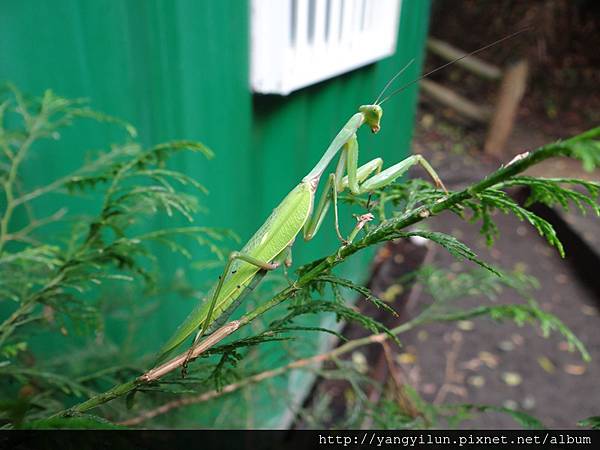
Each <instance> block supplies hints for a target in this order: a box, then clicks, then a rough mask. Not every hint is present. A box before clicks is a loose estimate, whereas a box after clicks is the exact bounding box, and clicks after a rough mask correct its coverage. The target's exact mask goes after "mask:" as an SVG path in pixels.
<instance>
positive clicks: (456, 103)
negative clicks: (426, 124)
mask: <svg viewBox="0 0 600 450" xmlns="http://www.w3.org/2000/svg"><path fill="white" fill-rule="evenodd" d="M420 84H421V88H422V89H423V92H425V93H426V94H427V95H428V96H429V97H430V98H432V99H433V100H435V101H437V102H438V103H441V104H442V105H444V106H448V107H450V108H452V109H454V110H455V111H457V112H458V113H460V114H461V115H463V116H464V117H466V118H468V119H471V120H474V121H476V122H480V123H487V122H488V121H489V119H490V117H491V112H490V110H489V108H486V107H485V106H482V105H478V104H476V103H474V102H472V101H470V100H469V99H467V98H465V97H463V96H462V95H460V94H457V93H456V92H454V91H453V90H452V89H449V88H447V87H445V86H442V85H441V84H439V83H436V82H435V81H431V80H421V83H420Z"/></svg>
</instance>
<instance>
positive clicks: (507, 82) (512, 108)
mask: <svg viewBox="0 0 600 450" xmlns="http://www.w3.org/2000/svg"><path fill="white" fill-rule="evenodd" d="M527 73H528V65H527V61H526V60H520V61H518V62H517V63H516V64H513V65H511V66H509V67H507V68H506V69H505V71H504V76H503V78H502V83H501V85H500V91H499V93H498V99H497V100H496V108H495V110H494V114H493V116H492V120H491V122H490V126H489V128H488V133H487V138H486V140H485V145H484V151H485V153H487V154H489V155H493V156H496V157H500V155H501V153H502V150H503V149H504V145H505V144H506V141H507V140H508V137H509V135H510V133H511V131H512V128H513V125H514V123H515V118H516V115H517V110H518V107H519V103H520V101H521V98H523V94H524V93H525V86H526V84H527Z"/></svg>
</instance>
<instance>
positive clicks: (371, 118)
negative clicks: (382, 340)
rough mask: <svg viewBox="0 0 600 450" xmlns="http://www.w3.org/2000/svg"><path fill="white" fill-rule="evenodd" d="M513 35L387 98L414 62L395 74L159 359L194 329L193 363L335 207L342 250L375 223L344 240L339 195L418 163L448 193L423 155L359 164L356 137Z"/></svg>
mask: <svg viewBox="0 0 600 450" xmlns="http://www.w3.org/2000/svg"><path fill="white" fill-rule="evenodd" d="M522 31H524V30H521V31H519V32H517V33H513V34H511V35H509V36H506V37H504V38H502V39H500V40H498V41H495V42H493V43H491V44H488V45H486V46H484V47H481V48H479V49H477V50H475V51H474V52H471V53H468V54H466V55H463V56H461V57H460V58H456V59H454V60H453V61H450V62H449V63H446V64H444V65H442V66H440V67H437V68H436V69H434V70H432V71H430V72H428V73H427V74H425V75H423V76H421V77H419V78H417V79H416V80H413V81H411V82H410V83H408V84H406V85H404V86H402V87H401V88H399V89H396V90H395V91H393V92H392V93H391V94H389V95H388V96H386V97H385V98H384V99H383V100H381V97H383V95H384V94H385V92H386V91H387V89H388V88H389V87H390V86H391V84H392V82H393V81H394V80H395V79H396V78H397V77H398V76H399V75H400V74H401V73H402V72H403V71H404V70H405V69H406V68H407V67H408V66H409V65H410V64H411V63H412V61H411V62H409V63H408V64H407V65H406V66H405V67H404V68H402V70H400V71H399V72H398V73H397V74H396V75H394V76H393V77H392V78H391V79H390V80H389V81H388V82H387V84H386V85H385V87H384V88H383V90H382V91H381V93H380V94H379V96H378V97H377V99H376V100H375V101H374V102H373V103H372V104H368V105H362V106H360V107H359V108H358V112H356V113H355V114H354V115H353V116H352V117H350V119H349V120H348V121H347V122H346V124H345V125H344V126H343V127H342V129H341V130H340V131H339V132H338V133H337V135H336V136H335V138H334V139H333V141H331V143H330V144H329V146H328V147H327V149H326V150H325V153H324V154H323V156H322V157H321V159H320V160H319V161H318V162H317V164H316V165H315V166H314V168H313V169H312V170H311V171H310V172H309V173H308V174H307V175H306V176H305V177H304V178H303V179H302V180H301V181H300V183H299V184H298V185H297V186H296V187H295V188H294V189H292V191H291V192H289V193H288V194H287V196H286V197H285V198H284V199H283V200H282V201H281V203H280V204H279V206H277V207H276V208H275V209H274V210H273V212H272V213H271V215H270V216H269V217H268V218H267V220H266V221H265V223H264V224H263V225H262V226H261V227H260V228H259V229H258V231H256V233H255V234H254V235H253V236H252V237H251V238H250V240H249V241H248V242H247V243H246V245H245V246H244V247H243V248H242V249H241V250H240V251H236V252H233V253H231V254H230V255H229V258H228V260H227V262H226V264H225V268H224V270H223V273H222V275H221V276H220V277H219V279H218V282H217V284H216V286H215V287H214V289H213V290H212V291H211V292H210V293H209V298H210V299H209V300H208V301H205V302H203V303H201V304H200V305H198V306H197V307H196V308H195V309H194V310H193V311H192V312H191V313H190V315H189V316H188V317H187V318H186V319H185V321H184V322H183V323H182V324H181V325H180V326H179V328H178V329H177V330H176V332H175V334H174V335H173V336H172V337H171V338H170V339H169V340H168V341H167V343H166V344H165V345H164V346H163V348H162V350H161V352H160V354H161V356H160V357H159V361H160V360H163V359H164V358H165V357H166V356H167V355H168V354H170V353H171V352H172V351H173V350H174V349H176V348H177V347H179V346H180V345H181V344H182V343H183V342H184V341H186V340H187V339H188V338H189V337H190V336H191V335H192V334H193V333H194V332H195V331H197V330H199V331H197V332H196V336H195V338H194V342H193V344H192V346H191V348H190V350H189V352H188V354H187V357H186V358H185V360H183V367H184V370H185V367H186V365H187V363H188V360H189V359H191V356H192V350H193V349H194V348H195V346H196V345H197V344H198V343H199V341H200V340H201V339H202V338H206V339H208V338H209V337H210V335H211V333H213V332H214V331H215V330H216V329H217V328H218V327H220V326H221V325H222V324H223V323H224V322H225V320H227V318H228V317H229V315H230V314H231V313H232V312H233V310H234V309H235V308H236V307H237V306H238V305H239V304H240V302H241V301H242V300H243V298H244V295H245V294H246V293H247V292H248V291H250V290H251V289H252V288H253V286H254V285H256V284H257V283H258V282H259V281H260V279H262V277H263V276H264V274H266V273H267V272H268V271H271V270H274V269H276V268H278V267H279V266H280V265H281V264H285V265H287V266H289V265H291V248H292V245H293V244H294V241H295V240H296V237H297V236H298V235H299V234H300V232H302V233H303V236H304V239H305V240H307V241H308V240H310V239H312V238H313V237H314V236H315V234H316V233H317V232H318V230H319V228H320V227H321V224H322V223H323V219H324V217H325V215H326V214H327V212H328V210H329V209H330V207H331V205H332V204H333V210H334V223H335V232H336V234H337V236H338V238H339V239H340V241H341V243H342V246H345V245H349V244H350V243H351V242H352V240H353V239H354V238H355V237H356V235H357V234H358V233H359V232H360V230H361V229H362V228H363V227H364V225H365V224H366V223H367V222H369V221H370V220H372V219H373V215H372V214H370V213H366V214H363V215H361V216H359V217H358V222H357V224H356V226H355V227H354V229H353V230H352V232H351V233H350V234H349V235H348V237H346V238H344V237H343V236H342V233H341V232H340V229H339V221H338V205H337V199H338V195H339V194H340V193H341V192H343V191H345V190H349V191H350V193H351V195H360V194H365V193H371V192H373V191H375V190H378V189H381V188H383V187H385V186H387V185H389V184H390V183H393V182H394V181H395V180H396V179H397V178H399V177H400V176H402V175H403V174H404V173H406V171H407V170H409V169H410V168H411V167H413V166H415V165H417V164H418V165H421V166H422V167H423V168H424V169H425V171H426V172H427V173H428V174H429V176H430V177H431V178H432V179H433V181H434V183H435V185H436V187H437V188H440V189H443V190H444V192H446V193H447V192H448V191H447V190H446V188H445V186H444V184H443V183H442V181H441V179H440V177H439V176H438V174H437V173H436V171H435V170H434V169H433V167H432V166H431V165H430V164H429V163H428V162H427V160H426V159H425V158H423V157H422V156H421V155H418V154H415V155H412V156H410V157H408V158H406V159H404V160H403V161H400V162H398V163H396V164H394V165H392V166H390V167H388V168H387V169H385V170H382V169H383V160H382V159H381V158H375V159H373V160H371V161H369V162H368V163H366V164H364V165H361V166H359V165H358V150H359V147H358V140H357V137H356V133H357V131H358V130H359V128H361V127H362V126H363V125H366V126H367V127H368V128H370V130H371V131H372V132H373V133H377V132H378V131H379V130H380V127H381V125H380V124H381V118H382V116H383V109H382V107H381V105H382V104H383V103H384V102H386V101H387V100H389V99H390V98H391V97H393V96H394V95H396V94H397V93H399V92H401V91H402V90H404V89H406V88H407V87H408V86H410V85H411V84H413V83H416V82H418V81H419V80H421V79H423V78H425V77H427V76H429V75H431V74H432V73H433V72H436V71H438V70H441V69H443V68H444V67H446V66H448V65H450V64H453V63H455V62H457V61H458V60H460V59H463V58H466V57H467V56H471V55H473V54H475V53H478V52H480V51H482V50H485V49H486V48H489V47H491V46H493V45H496V44H497V43H499V42H501V41H504V40H506V39H509V38H512V37H513V36H515V35H517V34H519V33H521V32H522ZM338 155H339V158H338V162H337V165H336V167H335V170H334V171H333V172H332V173H330V174H329V176H328V177H327V181H326V183H325V187H324V189H323V192H322V194H321V197H320V199H319V201H318V203H317V204H316V207H315V197H316V193H317V188H318V186H319V183H320V181H321V179H322V177H323V175H324V173H325V171H326V169H327V167H328V166H329V164H330V163H331V162H332V161H333V160H334V159H335V157H336V156H338Z"/></svg>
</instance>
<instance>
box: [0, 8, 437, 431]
mask: <svg viewBox="0 0 600 450" xmlns="http://www.w3.org/2000/svg"><path fill="white" fill-rule="evenodd" d="M428 14H429V2H428V1H426V0H423V1H421V0H404V1H403V8H402V18H401V24H400V30H399V39H398V51H397V53H396V54H395V55H394V56H393V57H392V58H388V59H386V60H384V61H382V62H380V63H377V64H373V65H370V66H368V67H365V68H362V69H359V70H356V71H354V72H352V73H349V74H345V75H343V76H340V77H337V78H335V79H332V80H329V81H325V82H322V83H320V84H318V85H315V86H312V87H309V88H306V89H303V90H301V91H298V92H296V93H294V94H292V95H290V96H288V97H275V96H253V95H252V94H251V93H250V92H249V88H248V86H249V82H248V56H249V55H248V48H249V42H248V36H249V29H248V27H249V17H248V4H247V2H245V1H240V0H228V1H219V2H209V1H197V0H178V1H167V0H164V1H158V0H155V1H149V0H138V1H133V0H131V1H127V2H125V1H117V0H96V1H78V0H55V1H53V2H38V1H34V0H19V1H16V0H15V1H6V2H2V4H1V5H0V80H11V81H14V82H15V83H16V84H17V85H18V86H19V87H20V88H21V89H23V90H25V91H27V92H30V93H34V94H39V93H40V92H41V91H42V90H43V89H45V88H47V87H50V88H52V89H53V90H55V91H56V92H58V93H59V94H62V95H65V96H70V97H88V98H90V99H91V101H92V105H93V106H94V107H95V108H97V109H99V110H102V111H104V112H107V113H110V114H114V115H116V116H119V117H122V118H124V119H126V120H129V121H130V122H132V123H133V124H134V125H135V126H136V127H137V128H138V130H139V131H140V137H141V139H142V141H143V142H144V143H145V144H148V145H149V144H154V143H158V142H160V141H164V140H168V139H176V138H177V139H182V138H185V139H196V140H200V141H202V142H204V143H206V144H207V145H208V146H210V147H211V148H213V149H214V150H215V152H216V155H217V156H216V158H215V159H214V160H213V161H211V162H208V163H207V162H205V161H203V160H202V159H201V158H198V157H188V156H182V157H180V158H179V159H178V160H177V165H178V167H179V168H180V169H184V170H185V171H186V172H187V173H189V174H191V175H193V176H195V177H197V178H198V179H199V180H200V181H202V182H203V183H204V184H206V185H207V187H208V188H209V190H210V195H209V197H208V198H206V199H204V200H203V203H204V205H205V206H206V207H207V208H208V210H209V211H210V213H209V214H204V215H200V216H199V217H198V221H199V223H200V224H203V225H211V226H223V227H229V228H232V229H234V230H235V231H236V232H237V233H238V234H239V235H240V236H241V237H242V239H247V238H248V237H250V236H251V235H252V234H253V232H254V231H255V230H256V228H257V227H258V226H259V225H260V224H261V223H262V221H263V220H264V219H265V218H266V217H267V215H268V214H269V212H270V211H271V210H272V209H273V208H274V207H275V206H276V205H277V204H278V202H279V201H280V200H281V199H282V198H283V197H284V195H285V194H286V193H287V192H288V191H289V190H290V189H291V188H292V187H293V186H294V185H295V184H296V183H298V181H299V180H300V179H301V178H302V177H303V176H304V175H305V174H306V173H307V172H308V171H309V170H310V168H311V167H312V166H313V165H314V164H315V163H316V161H317V160H318V159H319V157H320V156H321V154H322V152H323V151H324V149H325V148H326V146H327V144H328V143H329V141H330V140H331V139H332V137H333V136H334V135H335V133H336V132H337V131H338V130H339V128H340V127H341V126H342V125H343V123H344V122H345V121H346V120H347V119H348V118H349V117H350V116H351V115H352V114H353V113H354V112H356V110H357V107H358V106H359V105H361V104H364V103H370V102H372V101H373V100H374V98H375V97H376V96H377V93H378V91H379V89H381V87H382V86H383V85H384V84H385V82H386V80H387V79H388V78H389V77H390V76H391V75H392V74H393V73H394V72H396V71H397V70H398V69H399V68H400V67H402V66H404V65H405V64H406V63H407V62H408V61H409V60H410V59H412V58H416V59H417V63H416V64H414V65H413V66H412V67H411V68H410V69H409V70H407V72H406V74H405V75H403V80H410V79H412V78H414V77H416V76H417V74H418V72H419V70H420V66H421V56H422V49H423V44H424V40H425V33H426V29H427V20H428ZM415 99H416V87H415V88H413V89H409V90H407V91H406V92H404V93H402V94H401V95H399V96H398V97H396V98H394V99H393V100H391V101H390V102H388V103H386V104H385V105H384V110H385V113H384V118H383V122H382V131H381V132H380V133H379V134H378V135H375V136H373V135H371V134H370V133H369V132H368V131H367V130H361V132H360V135H359V142H360V145H361V156H360V158H361V162H366V161H368V160H370V159H372V158H374V157H377V156H383V157H384V159H385V162H386V165H390V164H393V163H395V162H397V161H399V160H401V159H403V158H404V157H406V156H407V154H408V152H409V143H410V137H411V128H412V122H413V117H414V106H415ZM118 136H119V135H118V133H115V132H114V131H112V130H111V129H110V128H109V127H102V126H101V127H98V126H91V125H86V124H83V125H82V126H81V127H78V128H77V131H76V132H69V133H67V134H66V135H65V137H64V140H62V141H60V147H59V146H54V147H49V150H50V151H47V152H43V153H39V154H37V156H36V159H34V160H31V161H29V163H28V165H27V167H26V174H25V175H26V176H25V178H26V179H25V182H26V184H28V185H29V186H36V185H40V184H42V183H43V182H44V181H45V180H47V179H49V178H50V177H54V176H58V175H61V174H64V173H66V172H67V171H68V170H69V169H72V168H74V167H75V166H76V165H77V163H78V162H79V161H81V159H82V158H83V157H84V155H85V152H86V151H87V150H89V149H95V148H99V146H100V145H105V144H106V143H107V142H110V141H111V140H114V139H117V138H118ZM53 201H54V203H53V202H52V201H49V202H45V204H43V205H39V207H40V208H42V209H45V210H46V211H51V210H53V208H56V206H57V205H61V204H62V202H63V201H64V199H63V198H60V197H56V198H55V199H53ZM84 207H85V206H84ZM357 212H358V211H357ZM342 216H343V217H344V221H343V224H344V225H343V226H344V229H345V230H350V228H351V227H352V219H351V216H350V212H349V211H344V212H343V213H342ZM159 223H164V222H159ZM301 241H302V240H301V239H299V241H298V242H297V245H296V247H295V249H294V250H295V258H296V260H297V262H298V263H302V262H306V261H308V260H310V258H312V257H315V256H319V255H322V254H323V253H325V252H328V251H330V250H332V249H334V248H335V246H336V245H337V242H336V238H335V234H334V232H333V227H332V219H331V218H330V217H329V218H327V219H326V223H325V224H324V226H323V227H322V231H321V233H320V235H319V236H318V237H317V239H315V240H314V241H312V242H309V243H304V242H301ZM195 257H196V258H202V257H203V253H202V252H197V253H196V254H195ZM161 262H162V264H163V265H164V272H165V273H166V274H172V273H173V272H174V271H175V270H176V269H177V268H184V269H186V270H187V269H188V268H189V263H188V262H186V261H183V260H182V259H181V258H176V257H173V256H172V255H170V254H168V253H166V252H165V253H161ZM188 273H189V274H190V276H192V277H193V279H194V282H195V283H197V285H198V286H202V285H203V284H206V283H207V282H210V281H211V280H210V279H207V276H206V274H204V273H199V272H195V271H193V270H188ZM368 273H369V258H368V255H362V256H361V257H357V258H353V259H352V260H351V262H350V263H349V264H347V265H346V266H345V268H344V274H345V275H347V276H352V277H353V278H355V279H359V280H364V279H365V278H366V277H367V276H368ZM131 301H138V302H143V299H131ZM191 307H192V300H186V301H182V300H174V299H170V298H165V301H164V304H163V305H162V307H161V308H160V310H159V311H157V312H156V314H154V315H152V316H150V317H149V319H148V320H147V321H146V322H145V323H144V328H143V330H141V332H140V336H139V338H138V340H137V345H139V347H141V348H142V349H143V350H147V351H153V350H154V349H156V348H157V347H158V346H159V345H160V344H161V343H162V342H163V341H164V339H165V338H166V337H168V335H169V334H170V333H171V332H172V330H173V329H174V328H175V326H176V324H177V323H178V321H179V320H181V319H182V318H183V317H185V315H186V314H187V313H188V311H189V310H190V309H191ZM125 325H126V324H124V323H121V324H114V325H113V327H112V330H109V332H110V331H112V334H113V336H114V337H115V338H116V339H118V338H119V336H120V335H121V334H122V333H123V332H124V328H125ZM56 339H58V340H53V341H49V340H47V343H48V344H47V350H50V351H52V349H53V348H58V347H59V345H62V344H63V343H64V341H61V340H60V339H61V338H56ZM306 341H307V348H306V349H305V351H307V352H309V351H314V349H315V348H316V346H317V345H319V343H318V341H317V338H316V335H311V340H309V339H307V340H306ZM280 348H281V346H266V347H264V348H263V349H262V350H263V355H264V357H263V360H262V361H264V364H265V367H268V366H272V365H274V364H280V363H281V362H283V359H282V358H284V356H285V354H283V353H282V352H281V351H276V350H277V349H280ZM256 370H258V368H256ZM308 381H309V379H308V378H302V377H301V378H296V379H295V380H294V387H296V388H298V386H301V385H302V384H304V385H305V384H306V383H307V382H308ZM289 386H290V385H289V382H288V380H287V379H285V378H281V379H278V380H275V381H274V382H273V383H266V384H264V385H261V386H260V388H258V387H256V388H252V389H248V390H247V391H245V392H243V393H240V394H239V395H238V396H236V397H229V398H228V399H225V400H224V401H222V402H220V403H216V404H213V405H211V407H210V408H207V407H202V406H199V407H195V408H191V409H187V410H186V411H183V412H182V413H181V414H179V415H178V417H176V418H173V419H172V420H179V421H178V422H171V423H172V425H174V426H175V425H178V426H211V425H213V424H215V423H216V424H220V425H221V426H280V425H281V424H283V423H285V420H286V415H285V414H284V411H285V409H286V407H287V406H289V405H287V404H286V401H285V399H284V396H283V395H279V396H272V395H270V392H273V390H275V392H282V391H283V392H284V393H285V392H286V391H291V390H292V389H291V388H289ZM296 390H300V391H302V390H303V389H296ZM246 402H249V403H246ZM250 403H251V404H253V405H254V408H256V409H250V407H248V406H247V405H249V404H250ZM220 406H223V407H224V408H225V409H223V410H221V409H219V407H220ZM227 408H233V409H234V410H235V411H237V412H236V413H235V414H233V413H232V414H231V416H233V415H235V416H236V417H237V419H236V420H234V419H233V417H232V418H231V419H228V418H227V416H229V414H226V415H225V416H223V411H227V410H228V409H227ZM240 409H243V411H240Z"/></svg>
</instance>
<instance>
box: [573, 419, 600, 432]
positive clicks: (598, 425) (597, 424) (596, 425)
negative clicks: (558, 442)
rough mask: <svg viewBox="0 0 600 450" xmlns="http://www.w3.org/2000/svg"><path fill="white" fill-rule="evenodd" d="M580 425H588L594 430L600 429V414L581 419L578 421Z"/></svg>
mask: <svg viewBox="0 0 600 450" xmlns="http://www.w3.org/2000/svg"><path fill="white" fill-rule="evenodd" d="M577 425H579V426H580V427H588V428H591V429H592V430H600V416H592V417H588V418H587V419H583V420H580V421H579V422H577Z"/></svg>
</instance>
